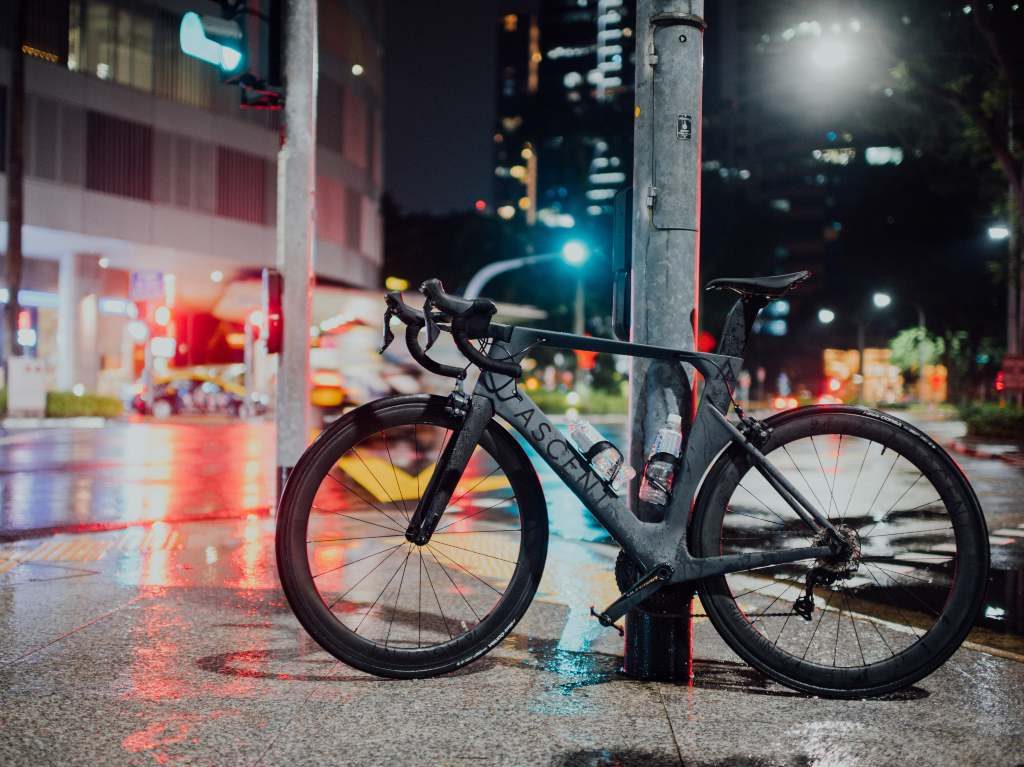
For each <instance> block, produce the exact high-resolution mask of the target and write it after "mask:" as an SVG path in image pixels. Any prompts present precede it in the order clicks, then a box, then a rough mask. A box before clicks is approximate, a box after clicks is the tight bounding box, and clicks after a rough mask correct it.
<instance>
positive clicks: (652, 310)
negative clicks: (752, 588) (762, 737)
mask: <svg viewBox="0 0 1024 767" xmlns="http://www.w3.org/2000/svg"><path fill="white" fill-rule="evenodd" d="M703 17H704V2H703V0H637V23H636V34H637V41H636V50H637V56H636V110H635V113H636V123H635V132H634V138H635V150H634V166H633V184H634V187H633V188H634V195H633V197H634V200H635V202H634V205H633V244H632V247H633V271H632V302H631V304H632V322H631V326H632V340H633V341H634V342H636V343H644V344H655V345H658V346H671V347H675V348H681V349H693V348H694V342H695V337H696V333H695V332H694V327H695V325H696V317H697V296H698V290H699V257H698V256H699V250H700V227H699V223H700V171H701V90H702V81H703V57H704V18H703ZM689 375H690V376H692V373H690V374H689ZM692 411H693V386H692V381H691V379H690V378H689V377H688V374H687V372H684V371H683V369H682V367H681V366H680V365H678V364H670V363H662V362H656V361H650V360H643V359H640V358H634V359H633V363H632V373H631V375H630V413H629V434H630V444H629V454H630V459H631V461H632V463H633V465H640V464H641V463H642V462H643V461H644V460H645V459H646V457H647V455H646V453H647V451H648V450H649V449H650V447H651V445H652V444H653V442H654V437H655V435H656V434H657V432H658V430H659V429H660V428H661V427H662V426H664V424H665V422H666V420H667V416H668V415H669V414H670V413H679V414H680V415H681V416H682V418H683V423H684V427H685V425H687V424H688V423H689V422H690V420H691V417H692ZM638 479H639V478H638ZM638 484H639V483H638V482H635V483H634V488H635V486H637V485H638ZM632 498H633V501H634V503H633V509H634V511H635V513H636V514H637V516H638V517H640V518H641V519H643V520H645V521H657V520H659V519H660V518H661V515H662V514H663V509H662V508H660V507H657V506H653V505H651V504H648V503H644V502H641V501H639V500H637V498H636V495H635V492H634V494H633V495H632ZM692 600H693V588H692V587H690V585H689V584H681V585H679V586H672V587H669V588H668V589H665V590H663V591H662V592H660V593H659V594H656V595H655V597H653V598H652V599H651V600H648V602H645V603H644V604H643V605H641V607H640V608H638V609H636V610H633V611H631V612H630V613H628V614H627V615H626V647H625V658H624V664H623V665H624V671H625V672H626V673H627V674H628V675H630V676H633V677H637V678H641V679H661V680H674V681H678V680H689V679H690V678H692V675H693V656H692V638H691V628H692V614H693V613H692Z"/></svg>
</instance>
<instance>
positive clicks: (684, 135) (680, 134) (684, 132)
mask: <svg viewBox="0 0 1024 767" xmlns="http://www.w3.org/2000/svg"><path fill="white" fill-rule="evenodd" d="M692 137H693V118H692V117H691V116H690V115H679V117H678V118H677V121H676V139H677V140H679V141H689V140H690V139H691V138H692Z"/></svg>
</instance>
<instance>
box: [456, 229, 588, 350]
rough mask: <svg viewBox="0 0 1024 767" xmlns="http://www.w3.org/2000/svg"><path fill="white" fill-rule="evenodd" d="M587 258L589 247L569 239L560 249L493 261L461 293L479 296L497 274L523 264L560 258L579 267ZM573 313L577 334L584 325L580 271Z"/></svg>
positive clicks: (470, 296) (468, 296)
mask: <svg viewBox="0 0 1024 767" xmlns="http://www.w3.org/2000/svg"><path fill="white" fill-rule="evenodd" d="M588 258H590V249H589V248H587V246H586V245H585V244H584V243H582V242H580V241H579V240H570V241H569V242H567V243H566V244H565V245H564V246H562V249H561V250H556V251H554V252H552V253H538V254H537V255H533V256H521V257H520V258H508V259H505V260H504V261H495V262H494V263H493V264H488V265H487V266H485V267H484V268H483V269H481V270H480V271H478V272H477V273H476V274H474V275H473V276H472V277H471V278H470V280H469V283H468V284H467V285H466V289H465V290H464V291H463V293H462V295H463V297H464V298H479V296H480V293H481V292H482V291H483V289H484V286H485V285H486V284H487V283H488V282H490V281H491V280H493V279H494V278H495V277H497V276H498V275H499V274H504V273H505V272H511V271H513V270H514V269H522V268H523V267H524V266H533V265H534V264H543V263H546V262H548V261H555V260H558V259H561V260H562V261H565V263H567V264H569V265H570V266H574V267H577V268H579V267H581V266H583V264H584V263H586V261H587V259H588ZM573 314H574V320H573V328H574V330H573V332H575V333H576V334H577V335H579V334H582V332H583V330H582V327H583V325H584V310H583V273H582V271H580V273H579V274H578V275H577V280H576V306H575V311H574V313H573Z"/></svg>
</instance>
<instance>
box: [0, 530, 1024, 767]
mask: <svg viewBox="0 0 1024 767" xmlns="http://www.w3.org/2000/svg"><path fill="white" fill-rule="evenodd" d="M271 539H272V521H271V520H269V519H266V518H261V517H256V516H253V517H251V518H244V519H238V520H226V521H217V522H200V523H195V522H193V523H188V522H186V523H175V524H165V523H159V524H157V525H154V526H152V527H150V528H132V529H128V530H119V531H109V532H102V533H95V534H90V535H59V536H56V537H53V538H49V539H47V541H46V542H45V543H40V542H38V541H21V542H18V543H14V544H8V545H6V546H5V547H4V548H3V555H4V556H5V557H8V558H11V557H15V558H17V559H18V561H19V564H18V566H17V567H15V568H13V569H9V570H8V571H7V572H6V573H5V574H4V575H3V576H0V763H3V764H12V765H15V764H40V763H59V764H89V765H94V764H142V765H148V764H157V765H159V764H281V763H292V764H414V765H418V764H424V765H427V764H475V763H484V764H571V765H613V764H636V765H640V764H645V765H650V764H654V765H658V764H666V765H667V764H687V765H691V764H698V765H734V764H743V765H775V764H778V765H805V764H844V765H846V764H901V763H914V764H957V763H961V764H986V765H988V764H992V765H1012V764H1017V763H1019V762H1020V754H1021V753H1022V750H1024V722H1022V720H1021V717H1020V713H1021V711H1022V710H1024V663H1021V662H1019V661H1014V660H1011V659H1008V658H1004V657H997V656H994V655H992V654H990V653H985V652H977V651H973V650H966V649H965V650H961V651H960V652H958V653H957V654H956V655H955V656H954V658H953V659H952V660H951V661H950V662H949V663H947V664H946V665H945V666H944V667H943V668H942V669H940V670H939V671H938V672H936V673H935V674H933V675H932V676H931V677H929V678H928V679H926V680H924V681H923V682H921V683H919V684H918V685H917V686H915V687H913V688H911V689H910V690H908V691H906V692H905V693H903V694H900V695H897V696H895V697H893V698H891V699H887V700H874V701H851V702H836V701H827V700H820V699H815V698H809V697H806V696H802V695H799V694H796V693H794V692H792V691H790V690H787V689H786V688H783V687H780V686H778V685H776V684H774V683H771V682H769V681H766V680H765V679H764V678H763V677H762V676H760V675H759V674H757V673H756V672H754V671H752V670H751V669H750V668H748V667H747V666H745V665H744V664H742V663H740V662H739V661H738V660H737V659H736V658H735V656H733V655H732V654H731V652H729V650H728V649H727V648H726V647H725V646H724V644H723V643H722V642H721V640H720V639H718V637H717V635H716V634H715V632H714V631H713V629H712V628H711V626H710V625H709V624H708V623H707V622H706V621H704V620H703V619H700V618H698V620H697V622H696V626H695V637H696V641H695V645H696V648H697V663H696V680H695V683H694V685H692V686H687V685H673V684H660V683H645V682H637V681H632V680H629V679H626V678H624V677H623V676H622V675H621V674H620V673H619V670H618V669H619V665H620V662H621V661H620V652H621V640H620V639H619V638H618V637H617V635H615V634H614V632H611V631H607V630H600V629H599V628H596V627H595V626H593V625H591V624H592V621H590V620H589V619H582V618H581V615H582V613H583V612H584V610H585V606H586V605H589V604H591V603H598V604H603V603H604V602H603V600H608V599H610V597H611V596H612V595H613V593H614V588H615V587H614V583H613V582H612V580H611V577H610V568H611V562H612V557H613V554H614V551H613V550H612V549H611V547H608V546H604V545H600V544H584V543H579V542H569V541H564V540H561V539H556V540H555V541H553V544H552V548H551V551H550V553H549V558H548V565H549V566H548V569H547V573H546V575H545V579H544V581H543V583H542V586H541V590H540V593H539V594H538V599H537V601H536V602H535V603H534V605H533V607H532V608H531V609H530V610H529V612H528V613H527V615H526V617H525V618H524V620H523V621H522V622H521V623H520V624H519V626H518V627H517V628H516V629H515V631H514V632H513V634H512V635H511V636H510V637H509V638H508V639H507V640H506V641H505V642H503V643H502V644H501V645H500V646H499V647H498V648H496V649H495V651H494V652H492V653H491V654H490V655H489V656H487V657H486V658H484V659H482V660H480V661H479V662H476V663H474V664H472V665H470V666H469V667H467V668H466V669H464V670H463V671H462V672H459V673H456V674H452V675H449V676H445V677H441V678H437V679H431V680H423V681H413V682H403V681H386V680H380V679H376V678H373V677H369V676H367V675H364V674H362V673H360V672H357V671H354V670H352V669H350V668H347V667H346V666H344V665H342V664H341V663H339V662H337V661H335V660H334V659H332V658H331V657H330V656H328V655H327V654H326V653H324V652H322V651H320V650H319V648H318V647H317V646H316V645H315V644H313V643H312V641H311V640H310V639H309V638H308V637H307V636H306V634H305V633H304V632H303V631H302V630H301V628H300V627H299V626H298V624H297V622H296V621H295V619H294V618H293V617H292V616H291V614H290V612H289V610H288V608H287V605H286V604H285V602H284V599H283V597H282V596H281V594H280V591H279V590H278V587H277V581H276V575H275V572H274V565H273V555H272V552H273V548H272V540H271ZM42 545H45V546H47V547H48V548H47V549H45V550H44V549H39V547H40V546H42ZM32 552H34V553H32ZM581 607H583V608H584V610H581V609H580V608H581Z"/></svg>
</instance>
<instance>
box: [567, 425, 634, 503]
mask: <svg viewBox="0 0 1024 767" xmlns="http://www.w3.org/2000/svg"><path fill="white" fill-rule="evenodd" d="M569 436H570V437H572V441H573V442H575V443H576V446H577V447H578V448H579V449H580V452H581V453H583V455H584V456H587V455H590V451H591V449H592V448H593V447H594V445H601V444H602V443H603V445H604V447H603V448H601V449H599V450H598V451H597V453H596V454H595V455H590V468H592V469H593V470H594V473H595V474H597V476H599V477H600V478H601V479H603V480H604V481H605V482H607V483H608V484H609V485H610V486H611V489H612V490H613V491H614V492H616V493H622V491H623V490H624V489H625V487H626V484H627V483H628V482H629V480H631V479H632V478H633V477H635V476H636V472H635V471H633V469H632V468H631V467H629V466H624V465H623V464H622V453H620V452H619V451H618V450H617V449H616V447H615V445H613V444H612V443H611V442H608V441H607V440H606V439H605V438H604V437H602V436H601V433H600V432H599V431H598V430H597V429H595V428H594V426H593V424H591V423H590V422H588V421H584V420H583V419H582V418H578V417H576V416H573V417H571V418H570V419H569Z"/></svg>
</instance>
